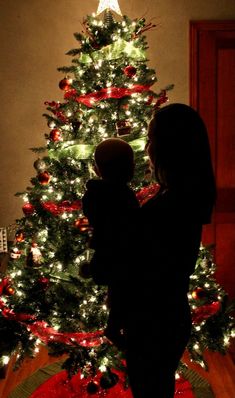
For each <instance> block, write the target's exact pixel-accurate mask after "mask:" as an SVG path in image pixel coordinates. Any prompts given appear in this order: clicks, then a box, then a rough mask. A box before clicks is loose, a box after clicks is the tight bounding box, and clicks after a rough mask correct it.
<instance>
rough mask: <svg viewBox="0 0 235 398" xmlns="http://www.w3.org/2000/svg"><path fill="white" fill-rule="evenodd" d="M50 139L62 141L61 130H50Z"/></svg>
mask: <svg viewBox="0 0 235 398" xmlns="http://www.w3.org/2000/svg"><path fill="white" fill-rule="evenodd" d="M50 140H51V141H53V142H56V141H63V137H62V135H61V131H60V130H59V129H53V130H51V132H50Z"/></svg>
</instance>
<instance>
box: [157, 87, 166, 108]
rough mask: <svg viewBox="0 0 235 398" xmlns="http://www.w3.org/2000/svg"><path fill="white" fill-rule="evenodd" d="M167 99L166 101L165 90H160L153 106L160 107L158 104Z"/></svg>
mask: <svg viewBox="0 0 235 398" xmlns="http://www.w3.org/2000/svg"><path fill="white" fill-rule="evenodd" d="M167 101H168V97H167V95H166V90H162V91H161V93H160V96H159V98H158V99H157V101H156V103H155V105H154V108H155V109H158V108H160V106H161V105H162V104H164V103H165V102H167Z"/></svg>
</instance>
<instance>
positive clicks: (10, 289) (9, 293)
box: [3, 286, 15, 296]
mask: <svg viewBox="0 0 235 398" xmlns="http://www.w3.org/2000/svg"><path fill="white" fill-rule="evenodd" d="M3 293H4V294H6V296H12V295H13V294H14V293H15V290H14V289H13V287H11V286H6V287H5V289H4V290H3Z"/></svg>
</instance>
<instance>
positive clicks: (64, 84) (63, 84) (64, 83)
mask: <svg viewBox="0 0 235 398" xmlns="http://www.w3.org/2000/svg"><path fill="white" fill-rule="evenodd" d="M72 82H73V80H72V79H71V78H67V77H65V78H64V79H62V80H61V81H60V82H59V88H60V89H61V90H64V91H68V90H70V88H71V84H72Z"/></svg>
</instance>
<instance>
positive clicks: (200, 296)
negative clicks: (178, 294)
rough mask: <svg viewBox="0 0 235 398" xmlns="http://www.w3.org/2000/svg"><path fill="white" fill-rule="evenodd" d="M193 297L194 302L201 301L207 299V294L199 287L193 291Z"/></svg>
mask: <svg viewBox="0 0 235 398" xmlns="http://www.w3.org/2000/svg"><path fill="white" fill-rule="evenodd" d="M191 296H192V298H193V299H194V300H200V299H203V298H205V297H206V292H205V290H204V289H202V288H201V287H197V288H196V289H194V290H193V291H192V293H191Z"/></svg>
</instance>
